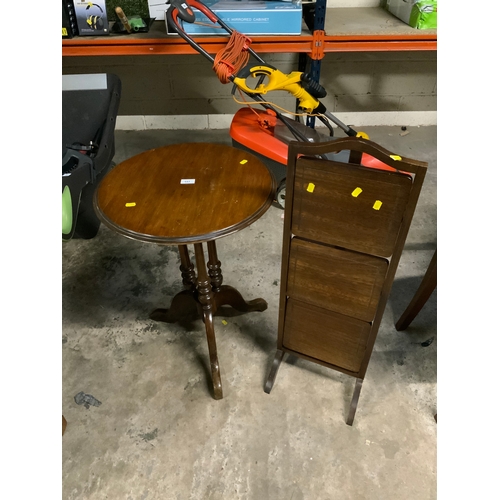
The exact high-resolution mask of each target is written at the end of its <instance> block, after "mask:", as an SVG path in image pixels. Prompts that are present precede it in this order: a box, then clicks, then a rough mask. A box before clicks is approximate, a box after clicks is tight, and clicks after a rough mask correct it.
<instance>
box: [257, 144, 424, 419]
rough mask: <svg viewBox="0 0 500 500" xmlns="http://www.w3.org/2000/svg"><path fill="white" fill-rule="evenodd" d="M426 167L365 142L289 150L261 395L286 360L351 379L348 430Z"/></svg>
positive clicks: (290, 148) (315, 145) (298, 147)
mask: <svg viewBox="0 0 500 500" xmlns="http://www.w3.org/2000/svg"><path fill="white" fill-rule="evenodd" d="M339 151H350V156H349V162H348V163H339V162H336V161H332V160H328V159H325V158H326V156H325V155H326V154H327V153H337V152H339ZM377 160H378V161H377ZM366 165H370V166H366ZM426 170H427V164H426V163H424V162H420V161H416V160H411V159H409V158H403V157H401V156H399V155H395V154H393V153H391V152H389V151H387V150H386V149H384V148H383V147H381V146H379V145H377V144H375V143H374V142H372V141H370V140H368V139H364V138H345V139H336V140H333V141H329V142H323V143H315V144H310V143H309V144H308V143H304V142H292V143H291V144H290V146H289V152H288V167H287V181H286V182H287V184H286V204H285V220H284V233H283V252H282V269H281V290H280V306H279V323H278V345H277V351H276V356H275V358H274V362H273V365H272V368H271V371H270V374H269V377H268V380H267V382H266V385H265V389H264V390H265V392H267V393H270V392H271V389H272V387H273V384H274V381H275V378H276V375H277V372H278V369H279V366H280V364H281V361H282V359H283V356H284V354H285V353H290V354H293V355H295V356H299V357H301V358H304V359H307V360H309V361H313V362H315V363H319V364H321V365H323V366H326V367H328V368H332V369H334V370H338V371H340V372H342V373H345V374H347V375H351V376H352V377H355V378H356V385H355V389H354V395H353V398H352V402H351V407H350V411H349V415H348V417H347V422H346V423H347V424H348V425H352V423H353V421H354V415H355V413H356V408H357V404H358V399H359V394H360V391H361V385H362V383H363V379H364V377H365V374H366V370H367V367H368V363H369V361H370V356H371V353H372V349H373V345H374V343H375V339H376V337H377V333H378V329H379V326H380V321H381V319H382V315H383V313H384V310H385V306H386V303H387V298H388V296H389V292H390V290H391V286H392V283H393V281H394V275H395V273H396V270H397V266H398V262H399V259H400V257H401V253H402V251H403V246H404V243H405V240H406V236H407V234H408V229H409V227H410V223H411V220H412V217H413V214H414V211H415V207H416V205H417V201H418V197H419V194H420V190H421V188H422V183H423V181H424V177H425V173H426Z"/></svg>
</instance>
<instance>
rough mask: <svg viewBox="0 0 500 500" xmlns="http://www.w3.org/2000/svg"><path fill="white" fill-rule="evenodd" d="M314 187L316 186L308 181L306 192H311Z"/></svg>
mask: <svg viewBox="0 0 500 500" xmlns="http://www.w3.org/2000/svg"><path fill="white" fill-rule="evenodd" d="M315 187H316V186H315V185H314V184H313V183H312V182H310V183H309V184H308V186H307V192H308V193H312V192H313V191H314V188H315Z"/></svg>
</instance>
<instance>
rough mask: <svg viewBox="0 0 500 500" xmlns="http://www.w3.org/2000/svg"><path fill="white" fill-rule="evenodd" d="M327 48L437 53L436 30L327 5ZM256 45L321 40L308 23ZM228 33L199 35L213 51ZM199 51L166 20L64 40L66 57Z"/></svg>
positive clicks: (293, 45) (267, 48) (292, 46)
mask: <svg viewBox="0 0 500 500" xmlns="http://www.w3.org/2000/svg"><path fill="white" fill-rule="evenodd" d="M326 10H327V13H326V16H325V28H324V31H325V35H324V37H322V41H321V44H322V47H321V51H322V52H370V51H374V52H392V51H428V50H431V51H435V50H437V33H436V30H416V29H413V28H410V27H409V26H407V25H405V24H404V23H403V22H402V21H400V20H399V19H397V18H395V17H394V16H392V15H391V14H389V13H388V12H386V11H384V10H383V9H381V8H342V9H337V8H333V9H326ZM251 38H252V48H253V49H254V50H255V52H257V53H259V54H262V53H288V52H294V53H304V54H312V53H313V51H317V50H318V47H317V46H316V44H317V40H316V39H315V37H314V36H313V34H312V33H311V31H310V30H309V29H307V26H305V23H304V29H303V30H302V34H301V35H291V36H285V35H282V36H252V37H251ZM227 39H228V37H225V36H220V37H216V36H204V37H198V38H195V40H196V42H197V43H199V44H200V45H201V46H202V47H203V48H204V49H205V50H206V51H207V52H209V53H210V54H216V53H217V52H218V51H219V50H221V49H222V48H224V47H225V46H226V44H227ZM169 54H198V53H197V52H196V51H195V50H194V49H193V48H192V47H190V46H189V45H188V44H187V43H186V42H185V41H184V40H182V39H181V38H180V37H179V36H176V35H167V33H166V30H165V22H164V21H155V22H154V23H153V26H152V27H151V29H150V31H149V33H136V34H131V35H117V34H110V35H108V36H99V37H97V36H96V37H91V36H78V37H75V38H72V39H64V40H62V55H63V57H81V56H131V55H140V56H144V55H169Z"/></svg>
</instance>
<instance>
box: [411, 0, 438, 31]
mask: <svg viewBox="0 0 500 500" xmlns="http://www.w3.org/2000/svg"><path fill="white" fill-rule="evenodd" d="M409 24H410V26H412V27H413V28H417V29H419V30H428V29H437V0H422V1H420V2H417V3H416V4H415V5H414V6H413V7H412V9H411V15H410V22H409Z"/></svg>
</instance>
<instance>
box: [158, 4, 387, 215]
mask: <svg viewBox="0 0 500 500" xmlns="http://www.w3.org/2000/svg"><path fill="white" fill-rule="evenodd" d="M195 10H198V11H199V12H201V13H203V14H204V15H205V16H206V17H207V18H208V19H209V20H210V21H211V22H212V23H213V24H214V25H217V27H219V28H221V29H222V30H224V31H226V32H227V33H228V34H229V35H230V38H229V41H228V43H227V45H226V47H225V48H224V49H222V50H221V51H219V52H218V53H217V54H216V55H215V56H212V55H211V54H209V53H208V52H207V51H206V50H205V49H203V48H202V47H201V46H200V45H199V44H198V43H196V42H195V41H194V40H193V39H192V38H191V37H190V36H189V35H188V34H187V33H186V31H185V30H184V28H183V26H184V23H196V22H197V20H196V12H195ZM167 24H168V26H169V28H171V29H172V30H173V31H175V32H176V33H178V35H179V36H181V37H182V38H183V39H184V40H185V41H186V42H187V43H188V44H189V45H190V46H191V47H193V48H194V49H195V50H196V51H197V52H199V53H200V54H201V55H203V56H204V57H205V58H206V59H208V60H209V61H210V62H211V63H212V68H213V70H214V71H215V73H216V74H217V76H218V78H219V80H220V81H221V83H223V84H227V83H232V84H233V90H232V95H233V98H235V92H236V90H238V92H239V93H240V95H241V96H242V98H243V94H245V95H247V96H248V97H250V98H251V99H252V100H253V101H254V102H248V101H239V100H237V99H236V98H235V100H236V102H238V103H239V104H245V105H246V107H245V108H241V109H240V110H238V112H237V113H236V114H235V116H234V118H233V120H232V123H231V127H230V135H231V138H232V142H233V145H234V146H235V147H238V148H241V149H245V150H248V151H249V152H251V153H253V154H255V155H256V156H258V157H259V158H261V160H263V162H264V163H265V164H266V166H267V167H268V169H269V170H270V171H271V173H272V174H273V175H274V177H275V178H276V183H277V186H278V189H277V192H276V200H277V202H278V203H279V205H280V206H282V207H284V203H285V195H286V193H285V180H286V165H287V156H288V144H289V143H290V141H293V140H295V141H297V140H298V141H306V142H321V141H328V140H332V137H333V136H334V128H333V126H332V123H333V124H335V125H337V127H339V128H340V129H341V130H343V131H344V132H345V134H347V135H348V136H350V137H364V138H368V136H367V135H366V134H365V133H363V132H357V131H356V130H354V129H353V128H352V127H350V126H349V125H346V124H344V123H343V122H342V121H341V120H339V119H338V118H337V117H335V116H334V115H333V114H332V113H331V112H330V111H328V110H327V109H326V107H325V105H324V104H323V103H322V102H321V101H320V100H319V99H321V98H323V97H325V96H326V95H327V94H326V90H325V89H324V88H323V87H322V86H321V85H320V84H319V83H318V82H316V81H315V80H313V79H312V78H311V77H310V76H309V75H308V74H306V73H304V72H301V71H292V72H291V73H288V74H285V73H283V72H282V71H280V70H279V69H277V68H275V67H274V66H271V65H269V64H267V63H266V62H265V61H264V59H262V58H261V57H260V56H259V55H258V54H257V53H256V52H255V51H254V50H252V48H251V47H250V44H251V43H252V40H251V39H250V38H249V37H248V36H246V35H244V34H242V33H239V32H238V31H236V30H234V29H232V28H231V27H230V26H228V25H227V24H226V23H225V22H224V21H223V20H222V19H221V18H220V17H219V16H217V14H216V13H215V12H213V11H212V10H211V9H210V8H209V7H207V6H206V5H205V4H203V3H202V2H199V1H197V0H170V8H169V9H168V11H167ZM251 58H253V60H251ZM251 83H253V84H254V85H252V86H251ZM280 90H281V91H286V92H288V93H290V94H291V95H293V96H294V97H295V98H296V102H297V106H296V111H295V112H290V111H287V110H283V109H282V108H279V107H278V106H276V105H275V104H273V103H272V102H269V101H268V100H266V99H265V98H264V97H263V96H266V95H267V94H268V93H270V92H273V91H280ZM253 104H257V105H259V106H261V107H263V108H264V111H262V110H255V109H254V108H253V107H252V105H253ZM282 111H283V112H284V113H286V114H289V115H292V116H295V117H296V118H297V117H307V116H311V117H312V116H314V117H316V118H318V119H319V120H320V121H321V122H322V123H323V124H324V125H325V126H326V128H327V130H328V131H329V135H325V134H320V133H319V132H318V131H317V130H315V129H313V128H311V127H309V126H307V125H305V124H303V123H301V122H300V121H298V120H297V119H292V118H290V117H288V116H285V114H284V113H283V112H282ZM327 157H328V158H329V159H335V160H336V161H343V162H347V161H348V158H349V152H348V151H342V152H340V153H335V154H332V155H327ZM363 164H364V165H366V166H377V168H384V169H387V168H390V167H387V166H385V165H384V164H382V163H381V162H379V161H378V160H376V159H375V158H373V157H369V156H368V155H364V157H363Z"/></svg>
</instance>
